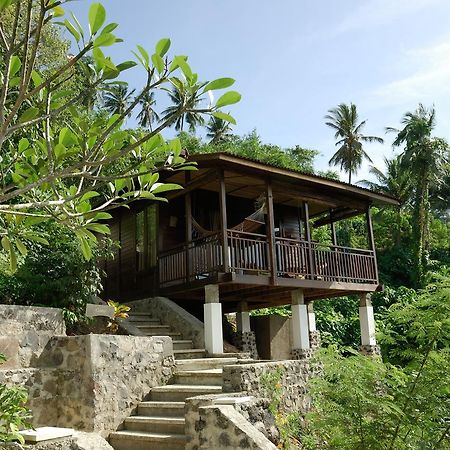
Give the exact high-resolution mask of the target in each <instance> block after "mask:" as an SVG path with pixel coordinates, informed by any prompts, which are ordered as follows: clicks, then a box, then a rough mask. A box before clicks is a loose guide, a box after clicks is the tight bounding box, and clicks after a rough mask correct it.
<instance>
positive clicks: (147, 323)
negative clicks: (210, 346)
mask: <svg viewBox="0 0 450 450" xmlns="http://www.w3.org/2000/svg"><path fill="white" fill-rule="evenodd" d="M129 321H130V322H131V324H133V325H134V326H135V327H136V328H138V329H139V330H140V331H141V332H142V333H143V334H145V335H146V336H170V337H171V338H172V342H173V354H174V356H175V359H189V358H203V357H204V356H205V355H206V353H205V349H204V348H194V345H193V343H192V341H191V340H186V339H183V338H182V336H181V334H180V333H178V332H177V331H176V330H172V328H171V327H170V326H169V325H165V324H162V323H161V321H160V320H159V319H154V318H153V317H152V316H151V315H150V314H148V313H145V312H143V313H140V312H132V313H130V317H129Z"/></svg>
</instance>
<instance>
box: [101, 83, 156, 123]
mask: <svg viewBox="0 0 450 450" xmlns="http://www.w3.org/2000/svg"><path fill="white" fill-rule="evenodd" d="M135 90H136V89H132V90H131V91H129V90H128V85H126V84H122V83H121V84H116V85H112V86H111V87H109V88H108V89H107V90H106V93H105V95H104V100H103V102H104V106H105V108H106V110H107V111H109V112H110V113H111V114H118V115H122V116H123V115H125V114H124V113H125V111H127V110H128V108H129V106H130V104H131V102H132V98H133V94H134V92H135ZM147 94H148V93H147ZM141 100H142V98H141V99H140V100H139V102H140V101H141ZM126 115H127V116H128V117H130V116H131V111H128V114H126Z"/></svg>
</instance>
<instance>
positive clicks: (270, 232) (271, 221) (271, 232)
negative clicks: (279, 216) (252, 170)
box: [266, 179, 278, 284]
mask: <svg viewBox="0 0 450 450" xmlns="http://www.w3.org/2000/svg"><path fill="white" fill-rule="evenodd" d="M266 203H267V244H268V246H269V263H270V276H271V279H272V284H276V278H277V269H278V267H277V258H276V251H275V218H274V211H273V192H272V182H271V180H270V179H267V180H266Z"/></svg>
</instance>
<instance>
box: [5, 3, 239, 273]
mask: <svg viewBox="0 0 450 450" xmlns="http://www.w3.org/2000/svg"><path fill="white" fill-rule="evenodd" d="M34 5H36V11H35V14H34V16H33V17H34V19H31V16H32V15H31V11H32V10H33V7H34ZM6 11H8V13H10V14H12V15H13V17H14V19H13V26H12V28H11V29H10V30H7V29H6V28H5V27H4V25H3V23H1V24H0V49H1V56H0V59H1V61H2V65H1V66H0V69H2V70H1V80H2V83H1V87H0V151H1V154H2V158H1V160H0V174H1V180H0V240H1V244H2V248H3V252H5V253H7V254H8V255H9V260H10V269H11V270H12V271H14V270H15V269H16V266H17V255H18V254H21V255H26V254H27V246H28V245H29V244H30V243H31V242H39V243H45V242H47V241H46V239H45V236H43V235H42V233H41V232H40V231H39V229H38V228H36V227H37V225H38V224H39V223H41V222H42V221H46V220H52V221H56V222H58V223H60V224H62V225H63V226H65V227H67V228H68V229H70V230H72V232H73V233H74V235H75V236H76V237H77V238H78V240H79V242H80V245H81V249H82V251H83V254H84V256H85V258H87V259H89V258H90V257H91V256H92V249H91V247H92V246H93V245H95V242H96V236H95V234H94V233H98V234H105V233H108V232H109V229H108V226H107V225H106V224H104V223H102V222H101V221H102V220H104V219H107V218H109V217H110V215H109V214H108V213H107V211H108V210H109V209H111V208H115V207H117V206H120V205H127V204H128V203H130V202H132V201H134V200H136V199H139V198H146V199H152V200H161V199H162V197H161V196H160V194H163V193H164V192H166V191H168V190H170V189H177V188H179V186H177V185H170V184H162V183H160V182H159V181H158V179H159V170H160V169H161V168H162V167H164V163H165V162H166V160H167V154H168V153H169V152H172V153H173V154H174V158H173V163H172V165H171V168H172V169H174V170H175V169H184V168H186V164H185V161H184V159H183V158H181V157H180V156H179V155H180V152H181V145H180V142H179V140H177V139H175V140H172V141H170V142H166V141H165V140H164V139H163V137H162V136H161V134H160V133H161V131H163V130H164V129H166V128H167V127H169V126H170V124H172V123H174V122H175V121H177V120H178V118H179V117H181V116H183V115H184V114H185V113H190V114H216V115H222V116H223V117H224V118H225V117H226V118H229V120H231V121H234V119H233V118H232V117H231V116H229V115H227V114H224V113H222V112H220V111H219V109H220V108H222V107H225V106H228V105H230V104H233V103H236V102H237V101H239V99H240V95H239V94H238V93H237V92H234V91H229V92H226V93H225V94H223V95H222V96H221V97H219V99H218V100H217V102H216V104H215V105H212V106H204V107H203V106H202V105H200V99H201V98H206V97H207V95H208V94H207V93H208V92H209V91H210V90H216V89H224V88H228V87H229V86H231V85H232V84H233V82H234V80H232V79H229V78H225V79H223V78H222V79H218V80H214V81H211V82H209V83H206V82H205V83H200V84H198V81H197V78H198V77H197V75H196V74H194V73H193V72H192V69H191V68H190V66H189V64H188V62H187V58H186V57H185V56H174V57H173V58H172V59H171V60H169V58H168V56H167V52H168V50H169V49H170V40H169V39H162V40H160V41H159V42H158V43H157V44H156V46H155V49H154V51H153V52H152V54H151V56H150V54H149V53H148V52H147V51H146V50H145V49H144V48H143V47H141V46H138V50H137V52H136V53H135V56H136V59H137V61H138V63H139V64H140V65H141V66H142V67H143V70H144V71H145V73H146V75H147V80H146V83H145V86H144V87H143V88H142V89H141V90H140V92H139V93H138V95H136V96H135V97H134V98H133V99H132V100H131V103H130V104H129V106H128V107H126V109H124V110H122V111H121V112H120V113H119V114H114V115H113V116H112V117H110V118H107V119H105V118H104V117H101V116H100V117H97V116H96V117H93V118H92V117H87V116H86V114H85V113H84V111H83V110H82V108H81V107H80V102H81V101H82V98H83V94H82V93H80V92H79V91H77V90H76V89H73V88H71V87H70V84H66V83H68V82H69V80H70V79H71V78H72V77H73V71H74V68H75V66H76V65H77V64H78V63H80V61H82V59H83V58H84V57H86V56H89V57H92V60H93V65H92V67H93V69H94V70H95V72H96V75H95V77H94V78H95V81H94V82H93V84H92V85H91V86H90V87H91V88H94V87H97V86H101V85H102V84H104V83H116V84H117V83H119V85H120V82H119V81H118V78H119V76H120V74H121V73H122V72H123V71H124V70H128V69H131V68H132V67H134V66H136V65H137V63H136V62H134V61H125V62H122V63H119V64H115V63H114V62H113V61H112V59H111V58H110V57H107V56H105V55H104V53H103V51H102V48H104V47H107V46H111V45H114V44H115V43H116V42H118V41H120V40H119V39H118V38H117V37H116V35H115V34H114V31H115V29H116V28H117V24H114V23H109V24H107V23H106V22H105V21H106V11H105V9H104V7H103V6H102V5H101V4H99V3H93V4H92V5H91V6H90V9H89V15H88V16H89V17H88V19H89V20H88V21H89V30H85V29H83V28H82V27H81V25H80V24H79V22H78V20H77V19H76V18H75V17H74V16H73V17H71V18H63V19H62V20H63V22H60V23H61V24H62V25H61V26H62V27H64V28H65V29H66V30H67V31H68V32H69V33H70V34H71V35H72V36H73V39H74V41H75V42H76V43H77V45H78V51H77V52H76V54H74V55H71V56H70V58H67V59H66V61H65V63H64V64H63V65H62V66H60V67H58V68H55V69H51V70H49V71H46V72H45V73H43V72H42V71H41V70H40V68H39V65H38V64H37V54H38V49H39V48H40V46H41V45H42V39H43V36H44V30H45V29H46V28H47V27H49V26H52V25H53V26H55V25H56V24H57V22H56V21H57V20H58V18H59V17H63V16H64V14H65V12H64V10H63V8H62V7H61V5H60V3H59V2H54V1H48V2H40V3H36V2H34V1H33V0H27V1H18V0H4V1H2V2H0V13H4V12H6ZM23 14H25V16H24V17H25V18H26V20H24V21H19V20H18V18H20V17H22V15H23ZM16 19H17V20H16ZM177 72H181V73H182V74H183V76H184V78H185V79H186V82H182V81H181V80H180V78H179V77H176V76H175V73H177ZM167 85H176V86H177V87H178V88H179V89H185V88H184V85H186V86H188V87H189V88H190V87H192V86H193V85H197V86H199V87H198V89H197V90H196V94H195V95H196V99H197V102H196V103H195V104H191V103H190V104H187V105H180V106H179V107H178V109H177V110H176V111H173V113H172V114H168V115H167V114H166V116H165V118H164V119H163V121H162V122H161V123H160V124H159V125H158V127H157V128H155V129H154V130H153V131H151V132H145V131H144V130H141V131H136V132H135V131H130V130H125V129H123V127H122V126H123V122H124V119H125V118H126V117H127V116H128V115H129V114H130V113H131V112H132V111H133V110H134V109H135V108H136V107H137V105H138V104H139V102H140V100H141V98H143V97H144V96H145V95H146V94H147V93H149V92H155V91H156V90H162V89H166V86H167ZM197 107H198V109H197ZM62 120H63V121H64V123H61V121H62Z"/></svg>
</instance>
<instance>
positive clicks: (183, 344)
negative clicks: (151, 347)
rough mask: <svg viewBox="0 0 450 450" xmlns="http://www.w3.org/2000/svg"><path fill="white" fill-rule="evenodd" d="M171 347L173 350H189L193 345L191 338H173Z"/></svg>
mask: <svg viewBox="0 0 450 450" xmlns="http://www.w3.org/2000/svg"><path fill="white" fill-rule="evenodd" d="M172 343H173V349H174V350H191V349H192V347H193V343H192V340H190V339H179V340H175V339H174V340H173V341H172Z"/></svg>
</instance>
